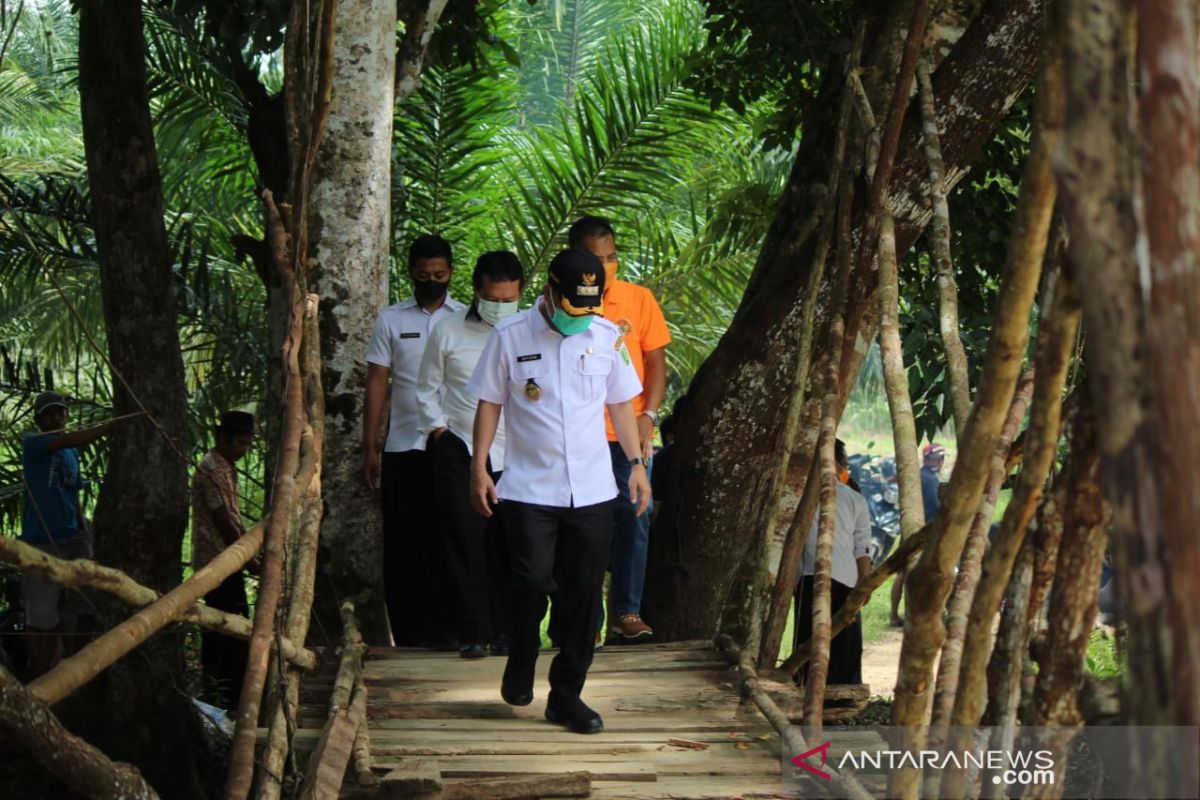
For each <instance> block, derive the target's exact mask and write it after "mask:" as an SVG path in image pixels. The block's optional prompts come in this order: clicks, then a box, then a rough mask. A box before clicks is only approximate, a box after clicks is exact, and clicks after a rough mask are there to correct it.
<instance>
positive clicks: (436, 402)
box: [417, 325, 446, 436]
mask: <svg viewBox="0 0 1200 800" xmlns="http://www.w3.org/2000/svg"><path fill="white" fill-rule="evenodd" d="M444 328H445V326H444V325H437V326H434V329H433V331H432V332H430V334H429V341H428V342H426V343H425V352H424V353H423V354H422V356H421V366H420V367H419V368H418V370H417V425H418V430H419V432H420V434H421V436H428V435H429V434H430V433H432V432H433V431H435V430H437V429H438V428H445V427H446V412H445V410H444V409H443V408H442V397H443V396H445V392H443V391H442V388H443V387H444V386H445V385H446V356H445V352H444V349H445V348H444V343H445V340H446V334H445V332H444Z"/></svg>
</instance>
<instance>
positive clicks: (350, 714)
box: [300, 689, 367, 800]
mask: <svg viewBox="0 0 1200 800" xmlns="http://www.w3.org/2000/svg"><path fill="white" fill-rule="evenodd" d="M366 712H367V696H366V693H365V692H363V691H362V690H361V689H360V690H359V691H356V692H355V693H354V699H352V700H351V701H350V705H349V707H347V708H339V709H336V710H335V711H333V713H331V714H330V715H329V724H328V725H326V726H325V730H324V732H323V733H322V734H321V738H320V739H318V740H317V745H316V747H315V748H314V749H313V754H312V756H311V757H310V758H309V764H308V769H307V771H306V773H307V774H306V775H305V778H304V786H303V788H302V789H301V792H300V797H301V800H335V798H337V796H338V793H339V792H340V791H341V788H342V779H343V778H344V777H345V775H346V765H347V764H349V763H350V751H351V749H352V748H353V747H354V738H355V737H356V736H357V735H358V728H359V726H360V725H361V724H362V721H363V719H364V718H365V716H366Z"/></svg>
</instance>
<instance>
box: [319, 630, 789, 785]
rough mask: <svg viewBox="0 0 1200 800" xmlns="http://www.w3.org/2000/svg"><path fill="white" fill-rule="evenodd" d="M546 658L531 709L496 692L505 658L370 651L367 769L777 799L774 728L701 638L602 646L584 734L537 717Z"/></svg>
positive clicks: (323, 692)
mask: <svg viewBox="0 0 1200 800" xmlns="http://www.w3.org/2000/svg"><path fill="white" fill-rule="evenodd" d="M552 655H553V653H552V652H550V651H544V652H543V653H542V657H541V658H540V659H539V660H538V679H537V683H536V685H535V699H534V702H533V704H532V705H530V706H527V707H525V708H513V707H511V706H508V705H506V704H505V703H504V702H503V701H502V700H501V699H500V695H499V686H500V676H501V673H502V671H503V669H504V659H503V658H497V657H490V658H486V659H480V660H477V661H469V660H465V659H461V658H459V657H458V654H457V653H432V652H428V651H417V650H403V649H372V650H370V651H369V653H368V655H367V659H366V662H365V665H364V666H365V671H364V680H365V683H366V685H367V697H368V718H369V720H370V733H371V752H372V756H373V759H374V766H375V768H376V771H377V772H379V773H381V774H382V773H384V772H386V771H388V770H390V769H394V768H397V767H399V766H401V765H402V764H409V765H411V764H412V762H413V761H416V760H419V761H424V762H427V765H429V766H432V767H433V768H435V769H436V770H437V771H438V772H440V774H441V777H442V779H443V781H444V782H445V783H446V784H447V785H449V784H453V783H454V782H455V780H456V779H464V778H480V777H485V776H503V775H520V774H555V773H567V772H577V771H581V770H586V771H587V772H589V773H590V774H591V779H592V794H591V796H592V797H595V798H621V799H622V800H636V799H637V798H729V797H745V798H749V797H777V796H780V792H781V791H782V785H781V779H780V769H779V740H778V737H777V736H776V735H775V733H774V731H773V730H772V729H771V727H770V725H769V724H767V722H766V721H765V720H764V719H762V717H761V716H760V715H759V713H758V712H757V711H756V710H755V709H754V707H753V706H752V705H748V704H743V703H742V702H741V697H740V694H739V691H738V687H737V682H736V675H735V674H734V673H733V671H732V670H731V668H730V667H729V665H728V663H727V661H726V660H725V658H724V656H722V654H721V653H719V652H718V651H716V650H714V649H711V646H710V645H709V644H708V643H703V642H682V643H680V642H676V643H671V644H663V645H643V646H637V647H609V648H606V649H605V650H603V651H601V652H599V653H597V654H596V659H595V662H594V664H593V666H592V669H591V672H590V674H589V677H588V683H587V687H586V689H585V690H584V699H585V700H586V701H587V702H588V703H589V704H590V705H591V706H592V707H593V708H595V709H596V710H597V711H599V712H600V713H601V714H602V715H603V717H604V725H605V729H604V732H603V733H600V734H596V735H591V736H583V735H579V734H573V733H569V732H567V731H565V730H564V729H562V728H561V727H559V726H557V725H552V724H550V723H549V722H546V721H545V720H544V719H543V718H542V712H543V710H544V708H545V695H546V691H547V683H546V673H547V670H548V668H549V665H550V660H551V658H552ZM328 680H329V677H328V676H326V677H324V678H322V677H321V676H319V675H318V676H313V677H312V678H310V679H308V680H307V681H306V685H305V691H304V696H305V698H306V700H308V701H310V702H311V703H312V705H311V706H306V707H305V710H304V711H303V712H302V715H301V720H300V724H301V727H302V730H300V731H299V732H298V737H297V738H298V739H299V740H300V741H299V744H300V747H301V748H304V747H305V745H306V744H308V743H309V742H311V741H313V740H315V739H316V737H317V735H318V733H319V730H320V727H321V725H322V724H323V722H324V719H325V714H326V707H325V702H326V700H327V698H328V691H329V687H328V683H327V682H328ZM323 681H324V682H325V683H324V684H323V683H322V682H323ZM673 739H675V740H686V741H687V742H693V743H700V744H702V745H706V747H704V748H703V749H700V748H699V747H698V746H696V745H693V746H692V747H688V746H686V745H684V744H680V743H678V742H676V743H672V740H673ZM354 796H355V797H363V796H364V795H363V794H362V793H355V794H354Z"/></svg>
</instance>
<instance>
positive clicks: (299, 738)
mask: <svg viewBox="0 0 1200 800" xmlns="http://www.w3.org/2000/svg"><path fill="white" fill-rule="evenodd" d="M317 738H318V732H317V731H313V730H299V731H296V736H295V738H294V739H293V742H294V743H295V746H296V747H297V748H303V749H308V748H311V747H312V746H313V745H314V744H315V742H316V740H317ZM672 738H680V737H677V736H676V734H675V733H674V732H673V731H613V730H605V731H604V733H603V735H601V736H578V735H576V734H572V733H567V732H565V731H564V730H563V729H562V728H560V727H559V726H557V725H551V724H550V723H548V722H546V723H543V724H542V725H540V726H538V727H537V728H536V729H533V728H529V729H523V730H507V729H506V730H504V731H493V732H487V731H476V732H474V733H468V732H464V731H454V730H445V729H437V730H430V729H416V730H372V731H371V746H372V748H373V749H380V748H388V747H408V746H412V745H455V744H458V745H462V744H469V743H475V742H476V740H478V741H486V743H487V744H489V745H492V746H495V747H501V746H504V745H510V744H511V745H513V746H524V745H526V744H546V745H557V746H564V747H565V746H584V745H586V746H600V747H603V746H611V745H643V746H647V747H649V746H654V747H657V746H659V745H669V744H670V740H671V739H672ZM683 738H687V739H690V740H694V741H699V742H701V743H704V744H729V743H732V744H737V743H739V742H750V743H753V742H755V741H761V742H769V741H773V740H774V738H775V736H774V733H773V732H770V731H767V732H766V733H761V734H759V733H754V732H740V731H725V730H715V731H695V732H693V733H689V734H688V735H687V736H686V737H683ZM593 742H598V743H600V744H598V745H593V744H592V743H593Z"/></svg>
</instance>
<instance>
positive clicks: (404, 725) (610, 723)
mask: <svg viewBox="0 0 1200 800" xmlns="http://www.w3.org/2000/svg"><path fill="white" fill-rule="evenodd" d="M547 724H548V723H547V722H546V721H545V720H544V719H543V718H542V716H541V714H540V713H538V714H536V715H534V714H530V715H529V716H528V717H520V718H517V719H513V720H509V721H506V722H505V723H504V726H503V728H498V727H497V723H496V721H495V720H486V719H469V718H462V719H381V720H378V721H376V722H372V723H371V734H372V736H374V735H376V731H385V730H454V731H462V732H463V733H464V734H467V735H476V734H479V733H481V732H488V733H491V734H493V735H497V736H503V735H506V734H507V733H508V732H509V731H514V732H515V731H528V730H546V729H547ZM617 731H663V732H668V733H680V732H684V731H687V732H689V734H690V733H691V732H696V731H726V732H735V731H736V732H746V731H755V732H759V733H763V732H766V733H770V732H771V728H770V726H769V725H767V724H766V722H765V721H764V720H763V718H762V717H761V716H759V715H758V714H757V712H754V713H748V714H746V715H745V716H740V717H737V718H730V719H713V718H709V717H705V716H699V715H683V714H681V715H678V716H675V717H671V718H654V717H648V718H646V717H636V716H616V717H612V718H607V719H605V720H604V735H605V736H607V735H609V734H611V733H614V732H617Z"/></svg>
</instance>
